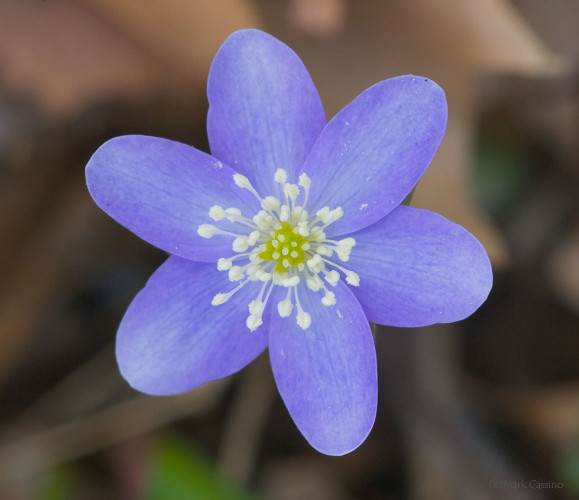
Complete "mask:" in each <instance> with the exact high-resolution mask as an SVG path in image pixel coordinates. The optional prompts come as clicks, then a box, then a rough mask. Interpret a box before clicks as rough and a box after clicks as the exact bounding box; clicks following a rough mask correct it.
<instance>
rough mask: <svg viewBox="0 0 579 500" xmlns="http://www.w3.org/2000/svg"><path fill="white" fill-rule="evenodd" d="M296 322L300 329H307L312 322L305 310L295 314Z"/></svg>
mask: <svg viewBox="0 0 579 500" xmlns="http://www.w3.org/2000/svg"><path fill="white" fill-rule="evenodd" d="M297 323H298V325H299V327H300V328H301V329H302V330H307V329H308V328H309V327H310V325H311V324H312V317H311V316H310V315H309V314H308V313H307V312H304V311H302V312H301V313H298V315H297Z"/></svg>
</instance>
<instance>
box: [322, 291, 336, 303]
mask: <svg viewBox="0 0 579 500" xmlns="http://www.w3.org/2000/svg"><path fill="white" fill-rule="evenodd" d="M322 304H324V305H325V306H333V305H335V304H336V294H335V293H334V292H328V291H326V295H324V298H323V299H322Z"/></svg>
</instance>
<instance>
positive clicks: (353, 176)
mask: <svg viewBox="0 0 579 500" xmlns="http://www.w3.org/2000/svg"><path fill="white" fill-rule="evenodd" d="M446 119H447V106H446V98H445V96H444V92H443V90H442V89H441V88H440V87H439V86H438V85H437V84H436V83H434V82H433V81H431V80H428V79H426V78H422V77H418V76H411V75H410V76H400V77H397V78H391V79H389V80H384V81H383V82H380V83H377V84H376V85H374V86H372V87H370V88H369V89H367V90H365V91H364V92H362V93H361V94H360V95H359V96H358V97H356V99H354V100H353V101H352V102H351V103H350V104H348V105H347V106H346V107H345V108H344V109H342V111H340V112H339V113H338V114H337V115H336V116H335V117H334V118H333V119H332V120H331V121H330V122H329V123H328V125H327V126H326V128H325V129H324V130H323V132H322V134H321V135H320V137H319V139H318V140H317V142H316V144H315V145H314V147H313V150H312V152H311V154H310V155H309V156H308V158H307V160H306V163H305V165H304V172H305V173H306V174H308V176H310V178H311V179H312V186H311V191H310V200H311V203H310V202H308V205H309V206H310V207H313V208H316V209H318V208H320V207H321V206H324V205H328V206H329V207H330V208H336V207H338V206H341V207H342V209H343V210H344V217H343V218H342V219H340V220H339V221H337V222H336V223H334V224H332V225H331V226H329V227H328V231H327V232H328V235H330V236H331V235H339V234H345V233H348V232H351V231H355V230H358V229H362V228H364V227H366V226H369V225H370V224H372V223H374V222H376V221H377V220H380V219H381V218H382V217H384V216H385V215H386V214H387V213H388V212H390V211H391V210H393V209H394V208H395V207H396V206H397V205H398V204H399V203H400V202H401V201H402V200H404V198H405V197H406V195H407V194H408V193H409V192H410V191H411V190H412V188H413V187H414V185H415V184H416V182H417V181H418V179H419V178H420V176H421V175H422V174H423V173H424V171H425V170H426V168H427V167H428V165H429V163H430V162H431V160H432V158H433V156H434V153H435V152H436V150H437V149H438V146H439V144H440V142H441V141H442V137H443V136H444V132H445V130H446Z"/></svg>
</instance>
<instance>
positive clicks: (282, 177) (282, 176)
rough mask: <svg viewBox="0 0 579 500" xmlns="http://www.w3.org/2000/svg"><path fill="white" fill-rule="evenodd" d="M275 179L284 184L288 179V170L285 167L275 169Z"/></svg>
mask: <svg viewBox="0 0 579 500" xmlns="http://www.w3.org/2000/svg"><path fill="white" fill-rule="evenodd" d="M273 180H274V181H275V182H279V183H280V184H284V183H285V181H287V172H286V171H285V170H284V169H283V168H278V169H277V170H276V171H275V174H274V176H273Z"/></svg>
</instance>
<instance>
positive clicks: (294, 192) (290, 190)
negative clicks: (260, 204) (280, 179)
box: [283, 183, 300, 202]
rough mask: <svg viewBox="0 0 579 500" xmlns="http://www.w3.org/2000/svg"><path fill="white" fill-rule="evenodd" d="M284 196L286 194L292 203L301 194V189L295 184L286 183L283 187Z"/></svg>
mask: <svg viewBox="0 0 579 500" xmlns="http://www.w3.org/2000/svg"><path fill="white" fill-rule="evenodd" d="M283 194H285V195H286V196H287V197H288V198H289V199H290V200H292V202H294V201H295V199H296V198H297V197H298V195H299V194H300V188H299V187H298V186H296V185H295V184H289V183H286V184H284V185H283Z"/></svg>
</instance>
